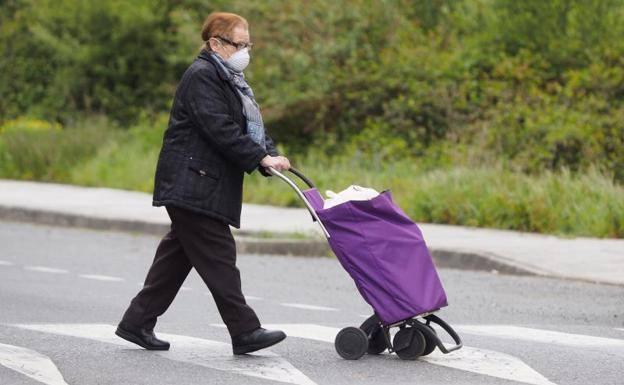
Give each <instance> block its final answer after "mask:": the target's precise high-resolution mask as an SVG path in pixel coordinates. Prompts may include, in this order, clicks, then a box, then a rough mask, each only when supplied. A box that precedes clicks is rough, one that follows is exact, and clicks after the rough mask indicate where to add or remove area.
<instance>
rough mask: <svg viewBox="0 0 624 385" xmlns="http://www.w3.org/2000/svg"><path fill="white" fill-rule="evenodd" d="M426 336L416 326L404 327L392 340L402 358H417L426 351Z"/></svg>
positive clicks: (395, 349)
mask: <svg viewBox="0 0 624 385" xmlns="http://www.w3.org/2000/svg"><path fill="white" fill-rule="evenodd" d="M425 344H426V342H425V336H424V335H423V334H422V333H421V332H420V331H419V330H416V329H415V328H412V327H404V328H402V329H401V330H399V331H398V332H397V334H396V335H395V336H394V340H392V345H393V346H394V351H395V352H396V354H397V356H399V358H401V359H402V360H415V359H417V358H418V357H419V356H421V355H422V354H423V352H424V351H425Z"/></svg>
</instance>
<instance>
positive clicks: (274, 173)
mask: <svg viewBox="0 0 624 385" xmlns="http://www.w3.org/2000/svg"><path fill="white" fill-rule="evenodd" d="M266 170H268V172H269V173H271V174H273V175H275V176H277V177H279V178H280V179H281V180H283V181H284V182H286V183H287V184H288V185H289V186H290V187H292V188H293V190H295V192H296V193H297V195H298V196H299V198H301V200H302V201H303V203H304V204H305V206H306V208H307V209H308V211H309V212H310V214H311V215H312V218H313V219H314V220H315V221H316V222H317V223H318V224H319V226H320V227H321V230H323V234H325V237H327V238H329V232H328V231H327V229H326V228H325V225H323V222H321V219H320V218H319V217H318V214H316V211H315V210H314V207H312V204H310V202H309V201H308V199H307V198H306V196H305V195H304V194H303V192H302V191H301V189H300V188H299V186H297V184H296V183H295V182H293V181H292V180H291V179H290V178H289V177H287V176H286V175H284V174H282V173H281V172H279V171H277V170H276V169H274V168H273V167H267V168H266ZM288 171H290V172H292V173H293V174H295V175H296V176H298V177H299V178H300V179H301V180H303V181H304V182H305V183H306V184H307V185H308V186H309V187H310V188H316V187H315V186H314V183H312V181H311V180H310V179H308V178H307V177H306V176H305V175H303V173H302V172H301V171H299V170H297V169H295V168H293V167H291V168H289V169H288Z"/></svg>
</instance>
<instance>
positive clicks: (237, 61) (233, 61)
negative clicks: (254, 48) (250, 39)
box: [225, 48, 250, 72]
mask: <svg viewBox="0 0 624 385" xmlns="http://www.w3.org/2000/svg"><path fill="white" fill-rule="evenodd" d="M249 59H250V58H249V49H247V48H243V49H240V50H238V51H236V52H234V54H233V55H232V56H230V58H229V59H227V60H226V61H225V63H226V64H227V65H228V67H230V68H231V69H233V70H234V71H237V72H243V70H244V69H245V68H247V65H248V64H249Z"/></svg>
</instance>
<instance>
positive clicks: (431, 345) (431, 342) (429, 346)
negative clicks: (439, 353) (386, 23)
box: [421, 325, 438, 356]
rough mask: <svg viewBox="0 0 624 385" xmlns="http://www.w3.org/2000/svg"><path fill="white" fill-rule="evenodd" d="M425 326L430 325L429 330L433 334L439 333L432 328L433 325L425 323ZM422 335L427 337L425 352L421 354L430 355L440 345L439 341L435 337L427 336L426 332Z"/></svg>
mask: <svg viewBox="0 0 624 385" xmlns="http://www.w3.org/2000/svg"><path fill="white" fill-rule="evenodd" d="M425 326H426V327H428V328H429V330H431V331H432V332H433V334H438V333H436V331H435V329H434V328H432V327H431V326H429V325H425ZM421 333H422V332H421ZM422 335H423V337H425V351H423V354H421V356H428V355H429V354H431V353H432V352H433V351H434V350H435V348H436V347H437V346H438V343H437V341H436V340H435V339H433V338H431V337H429V336H427V335H426V334H425V333H422Z"/></svg>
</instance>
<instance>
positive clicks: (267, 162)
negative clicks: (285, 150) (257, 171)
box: [260, 155, 290, 171]
mask: <svg viewBox="0 0 624 385" xmlns="http://www.w3.org/2000/svg"><path fill="white" fill-rule="evenodd" d="M260 165H261V166H262V167H264V168H269V167H273V168H274V169H276V170H277V171H285V170H288V169H289V168H290V161H289V160H288V158H286V157H285V156H271V155H267V156H265V157H264V158H263V159H262V161H261V162H260Z"/></svg>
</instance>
